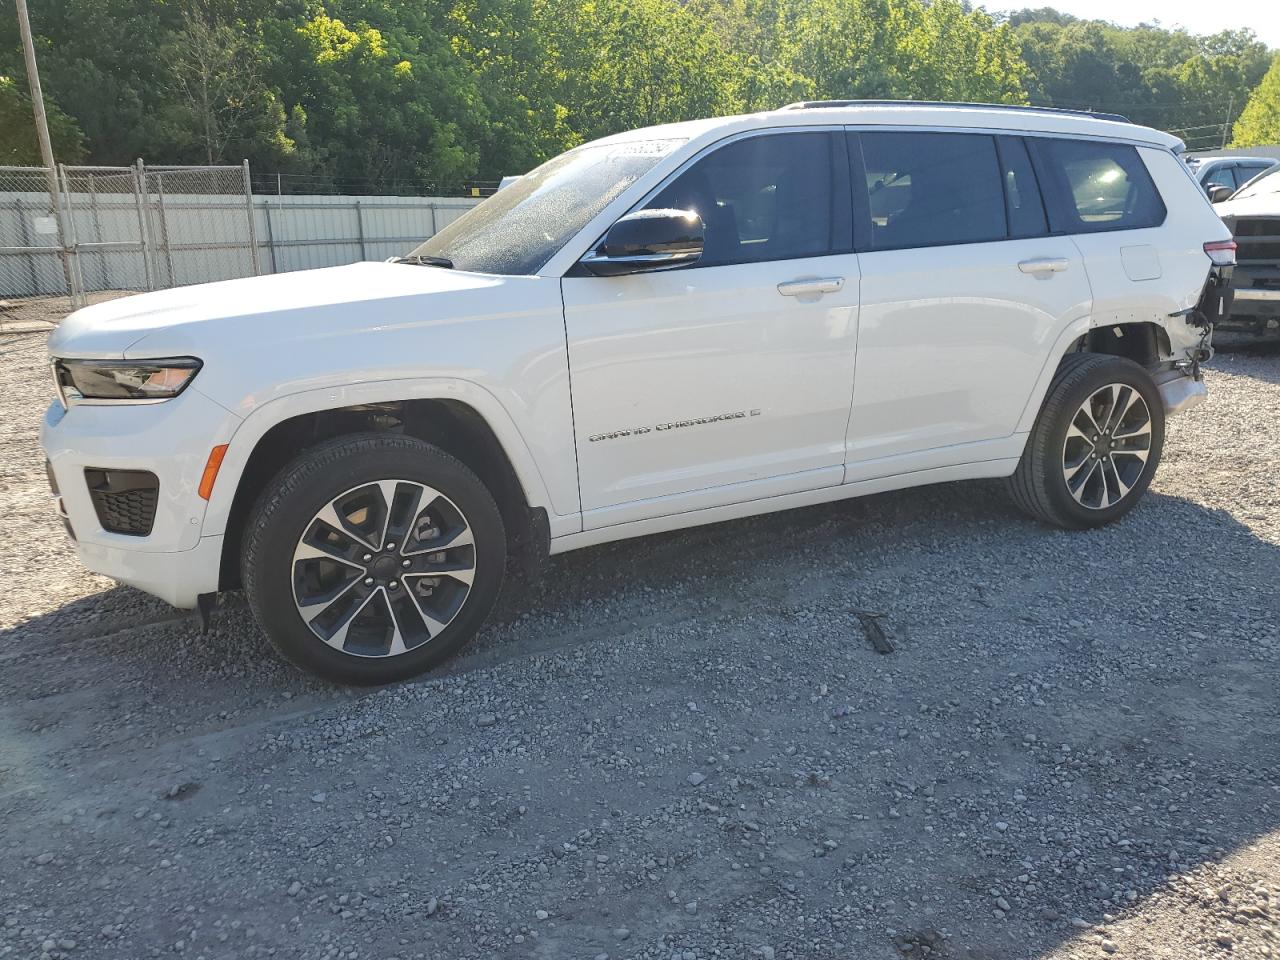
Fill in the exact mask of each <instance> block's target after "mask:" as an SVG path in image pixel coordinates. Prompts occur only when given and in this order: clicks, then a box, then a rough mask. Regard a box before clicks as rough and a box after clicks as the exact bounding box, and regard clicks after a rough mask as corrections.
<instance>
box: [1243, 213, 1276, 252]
mask: <svg viewBox="0 0 1280 960" xmlns="http://www.w3.org/2000/svg"><path fill="white" fill-rule="evenodd" d="M1235 233H1236V262H1237V263H1239V262H1243V261H1249V260H1264V261H1268V262H1271V263H1280V218H1276V217H1241V218H1240V219H1239V220H1237V221H1236V230H1235Z"/></svg>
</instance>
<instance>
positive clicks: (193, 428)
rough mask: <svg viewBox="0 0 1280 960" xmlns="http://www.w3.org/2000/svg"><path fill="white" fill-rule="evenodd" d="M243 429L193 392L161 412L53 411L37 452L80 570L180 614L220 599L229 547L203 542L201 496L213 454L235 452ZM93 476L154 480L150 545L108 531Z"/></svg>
mask: <svg viewBox="0 0 1280 960" xmlns="http://www.w3.org/2000/svg"><path fill="white" fill-rule="evenodd" d="M239 422H240V421H239V418H237V417H236V416H235V415H233V414H231V413H229V412H228V411H227V410H226V409H224V408H223V407H221V406H219V405H218V404H216V403H214V402H213V401H212V400H210V399H209V398H208V397H206V396H204V395H203V394H201V393H199V392H198V391H197V390H195V389H188V390H185V391H184V392H183V393H182V394H181V395H180V396H178V397H175V398H174V399H172V400H167V401H165V402H164V403H155V404H141V405H135V404H109V403H104V404H73V405H72V406H71V407H70V408H68V409H64V408H63V407H62V405H61V404H60V403H57V402H54V403H53V404H52V405H51V406H50V407H49V409H48V411H47V412H46V413H45V417H44V422H43V423H42V424H41V428H40V443H41V445H42V446H43V447H44V451H45V456H46V457H47V458H48V461H49V474H50V480H51V483H53V484H54V485H55V486H56V489H57V494H58V498H59V503H60V508H61V509H60V512H61V513H62V514H63V515H64V518H65V520H66V521H67V522H68V524H69V526H70V529H71V531H73V533H74V541H75V549H76V552H77V553H78V554H79V556H80V560H81V562H82V563H84V565H85V566H86V567H88V568H89V569H90V570H92V571H94V572H95V573H101V574H104V575H106V576H109V577H112V578H114V579H116V580H119V581H120V582H122V583H127V584H130V585H131V586H135V587H138V588H139V589H141V590H145V591H146V592H148V593H152V594H154V595H156V596H158V597H161V598H162V599H164V600H167V601H168V602H169V603H172V604H174V605H175V606H179V607H192V606H194V605H195V602H196V597H197V596H199V594H201V593H210V592H213V591H215V590H217V587H218V570H219V566H220V563H221V546H222V537H221V536H220V535H219V536H213V537H202V536H201V532H202V530H201V528H202V526H203V523H204V514H205V508H206V506H207V504H206V502H205V501H204V500H203V499H201V498H200V496H199V494H198V492H197V490H198V489H199V485H200V476H201V474H202V472H203V470H204V465H205V462H206V461H207V459H208V457H209V451H210V449H211V448H212V447H214V446H216V445H218V444H220V443H226V442H228V441H229V439H230V437H231V434H232V433H233V432H234V430H235V427H236V426H237V425H238V424H239ZM86 470H89V471H111V470H117V471H125V470H135V471H149V472H151V473H153V474H155V476H156V478H157V479H158V481H159V488H158V494H157V496H156V503H155V514H154V520H153V522H152V524H151V527H150V531H149V532H148V533H147V534H146V535H143V536H136V535H130V534H124V533H113V532H111V531H110V530H107V529H104V528H103V524H102V522H101V521H100V518H99V513H98V510H97V509H96V508H95V505H94V502H93V498H92V496H91V493H90V487H89V482H88V481H87V479H86V475H85V471H86Z"/></svg>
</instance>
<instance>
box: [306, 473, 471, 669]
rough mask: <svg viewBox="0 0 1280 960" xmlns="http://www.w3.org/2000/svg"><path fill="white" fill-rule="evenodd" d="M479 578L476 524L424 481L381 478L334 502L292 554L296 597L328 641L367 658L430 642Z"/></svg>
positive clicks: (309, 621)
mask: <svg viewBox="0 0 1280 960" xmlns="http://www.w3.org/2000/svg"><path fill="white" fill-rule="evenodd" d="M475 573H476V548H475V540H474V538H473V536H472V532H471V526H470V524H469V523H468V522H467V518H466V517H465V516H464V515H463V513H462V511H461V510H460V509H459V508H458V506H457V505H456V504H455V503H454V502H453V501H452V500H450V499H449V498H448V497H446V496H445V495H444V494H442V493H441V492H440V491H438V490H435V489H433V488H431V487H429V486H427V485H426V484H422V483H418V482H417V481H413V480H379V481H377V482H374V483H367V484H363V485H361V486H359V487H354V488H352V489H350V490H348V491H346V492H345V493H342V494H339V495H338V496H336V497H334V498H333V499H332V500H330V501H329V502H328V503H327V504H325V506H324V507H323V508H322V509H321V510H320V511H319V512H318V513H316V515H315V516H314V517H313V518H312V520H311V521H310V522H309V523H308V524H307V526H306V528H305V529H304V531H303V533H302V536H301V537H300V538H299V539H298V543H297V546H296V548H295V549H294V553H293V571H292V580H293V598H294V603H295V605H296V606H297V609H298V614H299V615H300V616H301V617H302V619H303V622H305V623H306V624H307V626H308V628H310V630H311V632H312V633H314V634H315V635H316V636H317V637H318V638H319V639H320V640H322V641H324V642H325V643H327V644H328V645H329V646H331V647H333V648H335V649H337V650H341V651H342V652H343V653H347V654H351V655H353V656H359V657H394V656H398V655H400V654H403V653H406V652H408V651H410V650H414V649H416V648H418V647H420V646H422V645H423V644H425V643H429V642H430V641H431V640H432V639H434V638H435V637H436V636H438V635H439V634H440V633H441V632H442V631H443V630H444V629H445V628H446V627H447V626H448V625H449V623H450V622H451V621H452V620H453V619H454V618H455V617H456V616H457V615H458V612H459V611H460V610H461V609H462V607H463V604H465V603H466V601H467V597H468V596H469V595H470V593H471V586H472V583H473V582H474V579H475Z"/></svg>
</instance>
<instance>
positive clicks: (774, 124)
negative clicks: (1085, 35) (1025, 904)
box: [42, 102, 1234, 683]
mask: <svg viewBox="0 0 1280 960" xmlns="http://www.w3.org/2000/svg"><path fill="white" fill-rule="evenodd" d="M1180 149H1181V143H1180V142H1179V141H1178V140H1177V139H1175V138H1174V137H1171V136H1168V135H1166V134H1164V133H1159V132H1157V131H1155V130H1151V129H1147V128H1144V127H1139V126H1134V125H1131V124H1128V123H1126V122H1123V118H1116V117H1109V116H1094V115H1084V114H1073V113H1070V112H1065V111H1056V112H1055V111H1051V110H1043V109H1029V108H1021V109H1011V108H1000V107H995V106H983V105H940V104H927V103H884V102H822V103H809V104H798V105H794V106H793V107H789V108H784V109H782V110H778V111H773V112H768V113H759V114H754V115H751V116H740V117H728V118H720V119H711V120H698V121H693V122H687V123H678V124H672V125H669V126H659V127H653V128H650V129H645V130H637V131H633V132H629V133H623V134H619V135H617V136H612V137H608V138H605V139H603V140H598V141H595V142H593V143H588V144H586V145H584V146H581V147H577V148H575V149H573V150H570V151H569V152H568V153H565V154H563V155H562V156H559V157H556V158H555V159H553V160H551V161H549V162H547V163H546V164H544V165H543V166H541V167H539V168H538V169H536V170H534V171H533V172H531V173H529V174H528V175H526V176H524V177H521V178H520V179H519V180H517V181H516V182H514V183H513V184H511V185H510V186H508V187H506V188H505V189H503V190H501V191H499V192H497V193H496V194H495V195H494V196H492V197H490V198H489V199H487V200H485V201H484V202H483V203H481V204H479V205H478V206H477V207H475V208H474V209H472V210H471V211H469V212H468V213H467V214H466V215H465V216H463V217H461V218H460V219H459V220H457V221H455V222H454V223H451V224H450V225H448V226H447V227H446V228H445V229H443V230H441V231H440V232H439V233H437V234H436V235H435V236H433V237H431V239H429V240H427V241H426V242H425V243H423V244H422V245H421V246H420V247H418V248H417V249H416V250H414V251H412V252H410V253H409V254H408V255H407V256H405V257H402V258H399V259H397V260H395V261H393V262H385V263H358V264H353V265H350V266H345V267H335V268H328V269H321V270H311V271H306V272H301V273H291V274H283V275H276V276H267V277H259V278H254V279H246V280H233V281H227V282H222V283H213V284H207V285H204V286H196V287H185V288H181V289H174V290H167V291H163V292H157V293H151V294H146V295H143V296H138V297H133V298H129V299H123V300H115V301H111V302H109V303H102V304H98V305H95V306H91V307H88V308H86V309H83V310H80V311H78V312H77V313H75V314H73V315H72V316H70V317H69V318H68V319H67V320H66V321H65V322H64V323H63V324H62V325H61V326H60V327H59V328H58V330H57V331H56V332H55V333H54V334H53V335H52V336H51V337H50V340H49V349H50V352H51V359H52V364H53V370H54V375H55V378H56V386H57V391H58V395H59V397H58V400H57V402H55V403H54V404H53V405H52V406H51V407H50V408H49V411H48V414H47V416H46V418H45V421H44V425H43V430H42V441H43V445H44V448H45V451H46V453H47V456H48V460H49V471H50V477H51V480H52V481H53V483H54V485H55V490H56V497H57V501H58V506H59V510H60V512H61V513H62V515H63V517H64V519H65V520H66V522H67V528H68V530H69V532H70V534H71V536H72V537H73V539H74V541H75V546H76V550H77V552H78V554H79V556H80V559H81V560H82V561H83V563H84V564H85V565H86V566H88V567H89V568H90V569H92V570H95V571H99V572H101V573H104V574H107V575H109V576H112V577H114V578H116V579H117V580H120V581H123V582H125V583H129V584H133V585H134V586H137V587H139V588H141V589H143V590H146V591H149V592H151V593H153V594H156V595H157V596H160V597H163V598H164V599H166V600H167V601H169V602H170V603H172V604H175V605H176V606H179V607H188V608H189V607H195V606H197V605H200V606H202V607H205V606H207V604H208V601H209V599H210V598H211V597H212V596H213V595H214V594H215V593H216V592H217V591H220V590H226V589H230V588H232V587H235V586H237V585H239V584H243V586H244V588H245V590H246V591H247V595H248V598H249V601H250V604H251V607H252V609H253V611H254V612H255V614H256V616H257V617H258V619H259V621H260V622H261V624H262V626H263V628H264V629H265V632H266V634H267V636H268V637H269V638H270V639H271V641H272V642H273V643H274V644H275V646H276V647H277V648H278V649H279V650H280V651H281V652H282V653H283V654H284V656H285V657H287V658H288V659H290V660H292V661H293V662H294V663H296V664H298V665H300V666H302V667H304V668H306V669H309V670H311V671H314V672H315V673H318V674H322V675H324V676H326V677H330V678H333V679H336V680H340V681H348V682H360V683H379V682H386V681H391V680H395V679H398V678H403V677H408V676H411V675H414V674H417V673H419V672H421V671H423V670H425V669H427V668H429V667H431V666H432V665H434V664H436V663H438V662H440V661H441V660H442V659H443V658H445V657H447V656H449V655H450V654H451V653H453V652H454V651H456V650H457V649H458V648H459V647H460V646H461V645H462V644H463V643H464V642H465V641H466V640H467V639H468V638H469V637H471V636H472V635H473V634H474V633H475V632H476V630H477V629H478V628H479V626H480V624H481V622H482V621H483V619H484V618H485V616H486V614H487V613H488V612H489V609H490V607H491V606H492V605H493V603H494V599H495V597H496V596H497V594H498V591H499V587H500V584H501V582H502V579H503V576H504V571H505V567H506V564H507V560H508V558H509V557H511V556H512V555H514V556H515V557H516V558H518V559H520V560H522V561H524V562H530V563H531V562H533V561H536V560H538V559H539V558H541V557H544V556H546V555H548V554H555V553H560V552H563V551H566V550H573V549H576V548H578V547H585V546H589V545H591V544H598V543H602V542H605V541H609V540H617V539H620V538H624V537H633V536H638V535H642V534H647V533H653V532H656V531H663V530H672V529H676V528H680V527H688V526H692V525H696V524H703V523H711V522H715V521H720V520H727V519H730V518H734V517H742V516H747V515H751V514H758V513H764V512H767V511H773V510H783V509H786V508H790V507H796V506H800V505H804V504H814V503H819V502H823V501H832V500H837V499H840V498H843V497H855V496H859V495H862V494H868V493H874V492H877V491H882V490H893V489H899V488H903V487H910V486H914V485H918V484H927V483H936V482H940V481H949V480H962V479H966V478H973V477H1006V478H1008V482H1009V488H1010V490H1011V492H1012V495H1013V499H1014V501H1015V502H1016V503H1017V504H1018V505H1019V506H1020V507H1021V508H1022V509H1024V510H1025V511H1026V512H1028V513H1029V514H1031V515H1032V516H1033V517H1036V518H1038V519H1040V520H1042V521H1045V522H1047V523H1050V524H1056V525H1059V526H1062V527H1068V528H1086V527H1094V526H1098V525H1100V524H1105V523H1109V522H1111V521H1114V520H1116V519H1118V518H1119V517H1121V516H1123V515H1124V514H1125V513H1126V512H1127V511H1129V510H1130V509H1132V508H1133V506H1134V504H1135V503H1136V502H1137V501H1138V499H1139V498H1140V497H1141V496H1142V494H1143V492H1144V491H1145V490H1146V489H1147V485H1148V484H1149V483H1150V482H1151V478H1152V474H1153V473H1154V472H1155V470H1156V467H1157V465H1158V463H1159V461H1160V452H1161V446H1162V444H1163V441H1164V427H1165V418H1166V417H1168V416H1170V415H1172V414H1175V413H1177V412H1178V411H1180V410H1182V409H1183V408H1185V407H1187V406H1189V405H1191V404H1193V403H1195V402H1197V401H1199V400H1200V399H1202V398H1203V396H1204V394H1205V388H1204V385H1203V383H1202V382H1201V379H1200V364H1201V362H1202V361H1204V360H1206V359H1208V357H1209V356H1210V350H1211V348H1210V346H1209V338H1210V332H1211V322H1212V320H1213V319H1215V317H1216V316H1217V315H1218V314H1219V313H1220V312H1221V304H1222V302H1223V296H1224V292H1225V284H1226V283H1227V280H1228V273H1229V269H1230V267H1229V264H1230V263H1231V260H1232V251H1233V249H1234V245H1233V243H1232V241H1231V235H1230V233H1229V231H1228V230H1227V228H1226V227H1224V226H1223V224H1222V222H1221V221H1220V220H1219V219H1218V217H1217V216H1216V215H1215V214H1214V212H1213V209H1212V208H1211V206H1210V204H1209V201H1208V200H1207V198H1206V197H1205V196H1204V193H1203V191H1201V190H1200V188H1199V186H1198V185H1197V184H1196V182H1195V180H1194V178H1193V177H1192V176H1191V174H1190V172H1189V170H1188V169H1187V167H1186V165H1185V164H1184V163H1183V162H1182V160H1181V159H1179V151H1180Z"/></svg>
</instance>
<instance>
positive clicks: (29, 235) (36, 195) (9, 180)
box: [0, 167, 71, 321]
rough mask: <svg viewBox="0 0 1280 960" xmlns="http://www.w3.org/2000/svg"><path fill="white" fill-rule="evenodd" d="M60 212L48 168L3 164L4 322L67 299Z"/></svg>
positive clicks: (0, 276)
mask: <svg viewBox="0 0 1280 960" xmlns="http://www.w3.org/2000/svg"><path fill="white" fill-rule="evenodd" d="M58 214H59V211H57V210H56V209H55V207H54V201H53V199H52V198H51V197H50V196H49V186H48V178H47V175H46V171H45V168H44V167H0V321H4V320H9V319H12V318H13V316H14V315H17V314H19V313H21V314H23V315H26V314H32V315H39V316H42V315H43V314H44V313H45V312H46V311H52V312H56V311H57V310H59V309H60V308H61V307H62V305H63V304H65V303H67V302H69V297H70V294H71V290H70V287H69V286H68V282H67V281H68V277H67V270H66V268H65V267H64V264H63V245H62V236H61V233H60V231H59V228H58V226H59V224H58V221H59V216H58ZM46 301H52V302H50V303H47V304H46ZM64 312H65V311H64Z"/></svg>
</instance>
